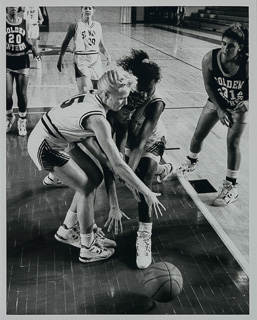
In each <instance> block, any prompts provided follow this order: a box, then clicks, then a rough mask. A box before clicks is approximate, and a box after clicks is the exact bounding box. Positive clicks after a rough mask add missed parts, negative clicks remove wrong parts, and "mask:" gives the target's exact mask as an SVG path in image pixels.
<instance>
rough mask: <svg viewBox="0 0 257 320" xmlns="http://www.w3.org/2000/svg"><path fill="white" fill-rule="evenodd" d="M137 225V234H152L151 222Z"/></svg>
mask: <svg viewBox="0 0 257 320" xmlns="http://www.w3.org/2000/svg"><path fill="white" fill-rule="evenodd" d="M138 225H139V227H138V232H148V233H152V226H153V223H152V222H139V223H138Z"/></svg>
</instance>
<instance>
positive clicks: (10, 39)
mask: <svg viewBox="0 0 257 320" xmlns="http://www.w3.org/2000/svg"><path fill="white" fill-rule="evenodd" d="M18 9H19V7H7V16H6V132H9V131H10V130H11V128H12V125H13V124H14V122H15V116H14V114H13V99H12V96H13V83H14V79H15V81H16V92H17V98H18V108H19V120H18V132H19V135H20V136H26V135H27V129H26V121H27V120H26V115H27V86H28V81H29V71H30V60H29V55H28V51H29V50H30V49H32V52H33V54H34V56H36V57H37V58H38V59H40V58H41V57H40V53H39V50H38V49H37V48H36V47H35V46H33V45H32V43H30V42H29V41H28V38H27V26H26V21H25V20H24V19H22V18H21V17H19V16H18Z"/></svg>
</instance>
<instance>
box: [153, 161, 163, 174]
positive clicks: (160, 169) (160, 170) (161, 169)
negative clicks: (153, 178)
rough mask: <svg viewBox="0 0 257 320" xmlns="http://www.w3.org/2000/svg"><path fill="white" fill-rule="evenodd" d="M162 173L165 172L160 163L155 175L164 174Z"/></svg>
mask: <svg viewBox="0 0 257 320" xmlns="http://www.w3.org/2000/svg"><path fill="white" fill-rule="evenodd" d="M162 171H163V165H161V164H160V163H159V164H158V166H157V168H156V171H155V173H154V174H155V175H159V174H162Z"/></svg>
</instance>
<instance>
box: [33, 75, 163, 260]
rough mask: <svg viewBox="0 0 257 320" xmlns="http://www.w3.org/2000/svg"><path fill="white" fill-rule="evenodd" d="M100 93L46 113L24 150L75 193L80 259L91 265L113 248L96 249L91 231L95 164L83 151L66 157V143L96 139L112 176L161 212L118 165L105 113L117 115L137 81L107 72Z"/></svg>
mask: <svg viewBox="0 0 257 320" xmlns="http://www.w3.org/2000/svg"><path fill="white" fill-rule="evenodd" d="M98 87H99V93H98V94H96V95H91V94H79V95H77V96H74V97H72V98H70V99H68V100H67V101H65V102H63V103H62V104H61V105H60V106H59V107H56V108H52V109H51V110H50V111H48V112H47V113H46V114H45V115H44V116H43V117H42V119H41V120H40V121H39V122H38V124H37V125H36V127H35V128H34V129H33V131H32V133H31V134H30V137H29V140H28V151H29V154H30V156H31V158H32V159H33V161H34V162H35V164H36V165H37V167H38V169H39V170H46V171H52V172H54V173H55V174H56V176H57V177H58V178H59V179H60V180H61V181H63V182H64V183H65V184H66V185H68V186H70V187H72V188H74V189H75V191H76V193H75V195H74V197H76V198H77V200H76V203H77V204H78V206H77V216H78V221H79V226H80V238H81V249H80V256H79V260H80V261H81V262H92V261H98V260H103V259H107V258H109V257H110V256H111V255H112V254H113V253H114V249H112V248H111V249H109V248H106V247H102V246H100V245H99V244H98V243H97V242H96V238H95V234H94V232H93V223H94V203H95V191H96V188H97V187H98V186H99V184H100V183H101V181H102V175H101V172H100V171H99V169H98V167H97V165H96V163H95V162H94V161H93V160H92V159H91V158H90V157H89V156H87V155H86V154H85V153H84V152H83V151H81V152H80V153H78V154H77V156H76V155H75V154H74V155H73V157H74V156H75V157H76V160H74V158H70V157H69V156H68V155H67V154H65V153H64V152H63V151H64V150H65V148H66V147H67V146H68V144H69V143H76V142H81V141H83V140H85V139H87V138H88V137H91V136H95V138H96V139H97V141H98V143H99V144H100V146H101V148H102V149H103V152H104V153H105V154H106V156H107V158H108V159H109V161H110V164H111V167H112V170H113V172H115V173H116V174H117V175H118V176H120V177H122V179H123V180H124V181H125V182H126V183H128V184H129V185H131V186H132V187H133V188H135V189H136V190H138V191H139V192H140V193H141V194H142V195H144V197H145V200H146V203H147V204H148V206H149V212H148V214H149V215H150V216H151V212H152V210H154V212H155V214H156V215H157V217H158V213H160V214H162V213H161V208H164V207H163V206H162V204H161V203H160V202H159V201H158V199H157V196H158V194H155V193H153V192H152V191H151V190H150V189H149V188H148V187H147V186H146V185H145V184H144V183H143V182H141V180H140V179H139V178H138V177H137V176H136V175H135V174H134V173H133V171H132V170H131V169H130V168H129V166H128V165H127V164H126V163H125V162H124V161H123V160H122V158H121V156H120V153H119V151H118V149H117V147H116V145H115V142H114V141H113V139H112V134H111V128H110V124H109V122H108V121H107V120H106V111H107V110H108V109H112V110H114V111H119V110H120V109H121V107H122V106H123V105H125V104H126V103H127V97H128V95H129V93H130V90H134V89H135V87H136V78H135V77H134V76H133V75H131V74H129V73H128V72H125V71H122V70H110V71H108V72H106V73H104V74H103V76H102V77H101V78H100V79H99V81H98Z"/></svg>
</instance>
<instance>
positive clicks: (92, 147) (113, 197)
mask: <svg viewBox="0 0 257 320" xmlns="http://www.w3.org/2000/svg"><path fill="white" fill-rule="evenodd" d="M81 143H82V144H83V145H84V146H85V147H86V148H87V150H88V151H89V152H90V153H91V154H92V155H93V156H94V157H95V158H96V159H97V160H98V161H99V162H100V163H101V164H102V169H103V173H104V183H105V189H106V193H107V195H108V199H109V205H110V211H109V215H108V220H107V221H106V223H105V225H104V226H105V227H107V228H108V230H107V231H108V232H109V231H111V229H112V227H113V226H114V231H115V234H118V233H119V232H121V233H122V231H123V227H122V222H121V219H122V217H125V218H127V219H129V217H128V216H127V215H126V214H125V213H124V212H122V211H121V210H120V207H119V202H118V197H117V191H116V184H115V178H114V174H113V172H112V171H110V169H111V164H110V162H109V160H108V158H107V157H106V155H105V154H104V152H103V150H102V149H101V147H100V145H99V143H98V142H97V140H96V139H95V137H90V138H87V139H85V140H83V141H82V142H81Z"/></svg>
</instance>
